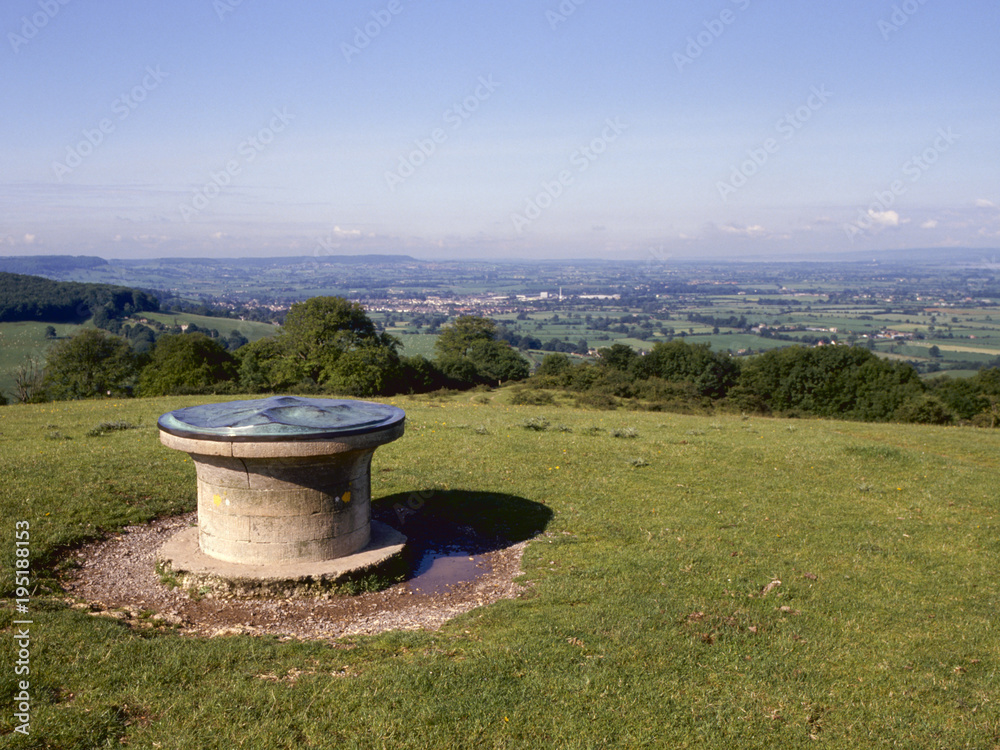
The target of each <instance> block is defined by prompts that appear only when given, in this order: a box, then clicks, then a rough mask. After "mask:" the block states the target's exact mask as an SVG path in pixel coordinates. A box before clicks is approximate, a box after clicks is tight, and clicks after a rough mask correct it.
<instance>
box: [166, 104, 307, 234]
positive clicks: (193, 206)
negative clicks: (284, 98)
mask: <svg viewBox="0 0 1000 750" xmlns="http://www.w3.org/2000/svg"><path fill="white" fill-rule="evenodd" d="M271 113H272V114H273V117H271V120H270V122H269V123H268V124H267V125H265V126H264V127H262V128H261V129H260V130H258V131H257V132H256V133H255V134H254V135H251V136H249V137H248V138H246V139H245V140H244V141H242V142H241V143H240V145H239V146H237V147H236V154H237V156H238V157H240V158H237V159H230V160H229V161H227V162H226V163H225V165H224V166H223V167H222V168H221V169H218V170H216V171H213V172H211V173H210V174H209V181H208V182H206V183H205V184H204V185H203V186H202V187H201V188H199V189H198V190H196V191H195V193H194V195H192V196H191V200H190V201H189V202H188V203H181V204H180V205H178V206H177V208H178V210H179V211H180V212H181V216H182V217H184V221H185V222H190V221H191V219H193V218H194V217H195V216H197V215H198V214H200V213H201V212H202V211H204V210H205V209H206V208H208V204H209V203H211V202H212V201H213V200H214V199H216V198H218V197H219V196H220V195H221V194H222V191H223V190H224V189H225V188H227V187H229V185H230V184H231V183H232V181H233V178H234V177H236V176H238V175H239V174H240V173H241V172H242V171H243V168H244V167H245V166H246V165H247V164H250V163H252V162H253V161H254V160H255V159H256V158H257V157H258V156H259V155H260V154H261V152H262V151H264V150H265V149H266V148H267V147H268V146H270V145H271V144H272V143H273V142H274V139H275V137H276V136H277V134H278V133H282V132H284V130H285V128H287V127H288V125H289V123H290V122H291V121H292V120H294V119H295V117H294V116H293V115H290V114H288V110H287V109H284V108H283V109H281V110H277V109H273V110H271Z"/></svg>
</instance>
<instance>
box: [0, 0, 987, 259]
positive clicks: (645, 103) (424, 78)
mask: <svg viewBox="0 0 1000 750" xmlns="http://www.w3.org/2000/svg"><path fill="white" fill-rule="evenodd" d="M998 28H1000V5H998V4H997V3H995V2H992V0H989V1H987V0H951V2H948V3H945V2H944V1H943V0H923V1H922V2H921V0H906V1H905V2H896V0H864V2H862V0H841V2H838V3H835V4H834V3H830V4H823V5H820V4H817V3H803V2H800V1H797V0H796V1H793V0H771V2H764V0H714V1H713V2H699V3H694V2H671V1H667V2H655V3H654V2H644V1H638V0H636V1H633V2H629V1H627V0H626V1H624V2H616V3H610V2H607V1H606V0H561V1H560V0H539V1H538V2H528V1H527V0H511V1H509V2H505V3H488V2H483V1H482V0H465V1H464V2H458V0H438V1H437V2H433V3H432V2H429V0H376V1H375V2H336V3H334V2H318V1H317V0H299V1H293V2H288V3H280V4H279V3H276V2H267V1H266V0H242V1H241V0H174V1H173V2H170V3H166V2H152V1H149V0H128V1H127V2H126V1H125V0H104V1H103V2H100V3H88V2H84V1H83V0H7V1H6V2H5V3H4V7H3V9H2V11H0V31H2V33H3V38H2V39H0V47H2V48H0V61H2V66H3V67H2V75H0V97H2V102H3V108H4V112H5V116H4V117H3V118H2V119H0V142H2V143H3V149H2V152H0V154H2V157H0V254H5V255H17V254H40V253H71V254H96V255H101V256H104V257H160V256H170V255H185V256H209V255H211V256H241V255H310V254H316V255H322V254H328V253H344V254H355V253H367V252H406V253H410V254H413V255H416V256H418V257H425V258H435V257H440V258H504V257H533V258H560V257H616V258H635V259H645V258H648V257H650V255H653V256H655V257H658V258H664V257H676V258H689V257H709V256H729V257H750V256H754V255H762V254H764V255H773V256H781V255H789V256H791V255H801V254H808V255H814V256H816V257H822V256H823V255H824V254H830V253H839V252H846V251H852V250H878V249H901V248H908V247H957V246H961V247H977V248H984V249H985V248H996V247H998V246H1000V181H998V179H997V177H998V165H1000V45H998V44H997V33H996V30H997V29H998Z"/></svg>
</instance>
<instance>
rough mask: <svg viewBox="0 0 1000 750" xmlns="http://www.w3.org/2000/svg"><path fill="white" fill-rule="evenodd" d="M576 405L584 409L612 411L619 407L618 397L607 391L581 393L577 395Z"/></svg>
mask: <svg viewBox="0 0 1000 750" xmlns="http://www.w3.org/2000/svg"><path fill="white" fill-rule="evenodd" d="M576 405H577V406H579V407H581V408H584V409H587V408H590V409H603V410H605V411H612V410H614V409H617V408H618V399H616V398H615V397H614V396H609V395H608V394H606V393H581V394H580V395H579V396H577V397H576Z"/></svg>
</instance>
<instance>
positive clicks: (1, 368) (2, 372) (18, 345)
mask: <svg viewBox="0 0 1000 750" xmlns="http://www.w3.org/2000/svg"><path fill="white" fill-rule="evenodd" d="M50 325H51V326H52V327H53V328H55V329H56V335H57V336H59V337H60V338H63V337H69V336H72V335H73V334H74V333H76V332H77V331H80V330H83V329H84V328H92V327H93V326H92V324H91V323H90V322H89V321H88V322H87V323H85V324H84V325H75V324H72V323H34V322H23V323H0V392H2V393H4V394H6V395H7V396H8V397H10V395H11V394H12V393H13V392H14V370H15V369H16V368H17V367H18V366H19V365H21V364H23V363H24V361H25V359H26V358H27V357H29V356H32V357H35V358H37V359H38V360H39V361H40V362H44V361H45V356H46V353H47V352H48V350H49V347H51V346H52V345H53V344H54V343H55V342H54V341H52V340H50V339H46V338H45V329H46V328H48V327H49V326H50Z"/></svg>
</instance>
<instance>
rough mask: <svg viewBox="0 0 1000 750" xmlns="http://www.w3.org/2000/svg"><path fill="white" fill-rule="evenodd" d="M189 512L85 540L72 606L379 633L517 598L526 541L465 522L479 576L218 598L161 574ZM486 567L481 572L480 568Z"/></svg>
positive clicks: (222, 627)
mask: <svg viewBox="0 0 1000 750" xmlns="http://www.w3.org/2000/svg"><path fill="white" fill-rule="evenodd" d="M196 521H197V518H196V514H194V513H189V514H187V515H184V516H176V517H173V518H166V519H160V520H157V521H154V522H152V523H149V524H145V525H142V526H129V527H127V528H125V529H124V530H123V532H122V533H121V534H119V535H117V536H115V537H113V538H110V539H107V540H104V541H101V542H97V543H95V544H90V545H87V546H85V547H82V548H80V549H79V550H77V552H76V553H75V555H74V558H75V560H76V562H77V563H78V564H79V567H77V568H75V569H72V570H71V571H70V572H69V573H68V574H67V575H66V576H65V577H64V585H65V587H66V591H67V593H68V594H69V596H70V598H71V600H72V602H73V606H74V607H77V608H79V609H86V610H89V611H90V612H91V613H92V614H94V615H98V616H107V617H114V618H117V619H121V620H125V621H128V622H129V623H131V624H132V625H134V626H136V627H150V628H151V627H163V626H170V627H173V628H175V629H177V630H178V631H179V632H181V633H184V634H188V635H195V636H210V637H214V636H222V635H234V634H253V635H276V636H280V637H283V638H287V639H290V638H296V639H303V640H312V639H337V638H342V637H344V636H352V635H373V634H376V633H382V632H385V631H388V630H436V629H437V628H439V627H441V625H442V624H444V623H445V622H447V621H448V620H450V619H451V618H453V617H455V616H456V615H459V614H462V613H463V612H468V611H470V610H472V609H475V608H476V607H481V606H484V605H486V604H491V603H493V602H496V601H499V600H501V599H512V598H515V597H516V596H518V595H519V594H520V592H521V591H523V587H522V586H520V585H518V584H516V583H514V581H513V579H514V578H515V577H517V576H518V575H520V573H521V556H522V554H523V553H524V549H525V547H526V546H527V542H519V543H517V544H510V545H507V546H502V545H497V544H492V545H486V546H485V548H484V544H483V540H481V539H477V538H475V535H474V532H473V531H472V530H471V529H468V528H467V527H465V529H464V531H465V533H466V534H467V535H466V536H465V537H463V536H462V533H463V527H458V528H457V529H455V530H453V532H454V534H453V535H452V536H450V537H449V539H448V543H449V545H453V546H455V547H458V548H465V549H469V550H475V551H476V559H477V560H480V561H481V564H480V565H479V566H477V575H476V576H475V578H474V579H472V580H469V581H466V582H461V583H456V584H453V585H451V586H447V587H445V588H444V590H442V591H439V592H436V593H433V594H424V593H422V592H420V591H419V590H414V588H413V587H411V585H410V584H409V582H407V581H404V582H402V583H397V584H394V585H392V586H390V587H388V588H386V589H384V590H382V591H378V592H374V593H366V594H358V595H356V596H340V597H329V598H294V599H221V598H214V597H212V596H211V595H206V596H204V597H197V596H195V597H192V596H191V595H189V594H188V593H187V592H185V591H182V590H180V589H176V588H175V589H171V588H169V587H168V586H167V585H165V584H164V583H162V582H161V581H160V577H159V575H158V574H157V573H156V570H155V556H156V550H157V549H158V548H159V547H160V545H162V544H163V543H164V542H166V541H167V539H169V538H170V537H171V536H172V535H173V534H175V533H176V532H178V531H180V530H181V529H182V528H184V527H185V526H190V525H193V524H195V523H196ZM407 535H408V536H410V544H412V545H413V547H414V549H415V551H416V553H417V555H416V559H419V558H420V553H421V552H422V551H425V550H427V549H432V548H434V546H435V545H434V543H433V541H432V540H428V539H419V538H414V537H413V536H412V535H411V534H410V532H409V530H408V531H407ZM478 571H481V572H478Z"/></svg>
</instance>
